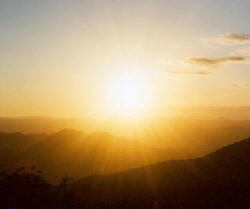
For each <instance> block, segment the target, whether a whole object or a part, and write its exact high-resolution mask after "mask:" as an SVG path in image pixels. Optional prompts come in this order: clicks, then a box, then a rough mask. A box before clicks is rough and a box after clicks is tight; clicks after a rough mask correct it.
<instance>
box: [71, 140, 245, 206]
mask: <svg viewBox="0 0 250 209" xmlns="http://www.w3.org/2000/svg"><path fill="white" fill-rule="evenodd" d="M72 191H75V192H76V194H77V196H78V197H79V198H80V199H81V201H82V202H85V204H87V207H88V208H95V207H97V206H100V205H102V206H103V208H105V207H109V208H126V207H127V208H190V209H191V208H192V209H193V208H197V209H198V208H205V209H206V208H216V209H217V208H218V209H219V208H247V207H248V206H249V199H248V197H249V194H250V138H248V139H246V140H243V141H240V142H237V143H234V144H232V145H229V146H226V147H224V148H222V149H220V150H218V151H216V152H214V153H211V154H209V155H206V156H204V157H202V158H197V159H189V160H172V161H167V162H163V163H158V164H154V165H151V166H146V167H142V168H138V169H132V170H129V171H125V172H120V173H115V174H110V175H95V176H91V177H88V178H84V179H82V180H80V181H78V182H76V183H75V184H74V185H72Z"/></svg>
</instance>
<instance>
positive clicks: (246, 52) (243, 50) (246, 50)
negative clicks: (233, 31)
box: [232, 47, 250, 57]
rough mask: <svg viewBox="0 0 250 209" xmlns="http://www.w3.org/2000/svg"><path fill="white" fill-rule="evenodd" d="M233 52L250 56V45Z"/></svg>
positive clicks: (236, 54)
mask: <svg viewBox="0 0 250 209" xmlns="http://www.w3.org/2000/svg"><path fill="white" fill-rule="evenodd" d="M232 54H233V55H235V56H245V57H250V47H247V48H241V49H237V50H235V51H234V52H233V53H232Z"/></svg>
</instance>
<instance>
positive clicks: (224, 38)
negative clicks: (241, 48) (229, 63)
mask: <svg viewBox="0 0 250 209" xmlns="http://www.w3.org/2000/svg"><path fill="white" fill-rule="evenodd" d="M206 40H207V41H212V42H216V43H219V44H226V45H233V44H246V43H250V34H249V33H226V34H222V35H219V36H218V37H215V38H208V39H206Z"/></svg>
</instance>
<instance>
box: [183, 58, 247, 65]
mask: <svg viewBox="0 0 250 209" xmlns="http://www.w3.org/2000/svg"><path fill="white" fill-rule="evenodd" d="M243 61H245V57H243V56H230V57H216V58H207V57H192V58H190V59H187V60H185V62H186V63H190V64H195V65H203V66H207V67H214V66H217V65H219V64H222V63H228V62H243Z"/></svg>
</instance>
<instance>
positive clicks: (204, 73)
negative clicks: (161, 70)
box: [167, 71, 210, 75]
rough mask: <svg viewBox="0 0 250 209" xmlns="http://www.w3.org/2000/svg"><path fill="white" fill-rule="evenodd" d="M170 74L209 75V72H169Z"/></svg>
mask: <svg viewBox="0 0 250 209" xmlns="http://www.w3.org/2000/svg"><path fill="white" fill-rule="evenodd" d="M167 72H168V73H170V74H182V75H208V74H210V72H208V71H167Z"/></svg>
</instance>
